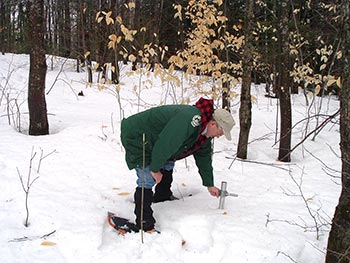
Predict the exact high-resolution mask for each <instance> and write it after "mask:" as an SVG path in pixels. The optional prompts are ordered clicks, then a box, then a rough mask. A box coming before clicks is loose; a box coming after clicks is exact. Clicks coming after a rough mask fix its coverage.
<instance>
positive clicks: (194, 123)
mask: <svg viewBox="0 0 350 263" xmlns="http://www.w3.org/2000/svg"><path fill="white" fill-rule="evenodd" d="M201 120H202V117H201V116H200V115H194V116H193V118H192V121H191V125H192V126H193V127H197V126H199V125H200V124H201Z"/></svg>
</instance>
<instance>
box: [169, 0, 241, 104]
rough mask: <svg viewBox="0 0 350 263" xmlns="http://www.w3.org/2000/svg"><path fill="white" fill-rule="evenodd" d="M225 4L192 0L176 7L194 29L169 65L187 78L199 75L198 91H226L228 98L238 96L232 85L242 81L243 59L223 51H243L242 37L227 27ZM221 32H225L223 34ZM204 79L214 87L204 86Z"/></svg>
mask: <svg viewBox="0 0 350 263" xmlns="http://www.w3.org/2000/svg"><path fill="white" fill-rule="evenodd" d="M222 4H223V1H221V0H214V1H207V0H197V1H195V0H190V1H189V2H188V4H187V6H186V7H185V8H183V7H181V6H179V5H175V6H174V8H175V9H176V10H177V13H176V14H175V18H178V19H180V20H181V19H183V15H184V16H185V17H186V18H187V19H188V20H189V21H191V24H192V29H191V30H190V32H188V34H187V36H186V40H185V47H184V49H183V50H181V51H180V52H178V53H177V54H176V55H174V56H172V57H171V58H170V59H169V64H170V65H172V66H173V67H178V68H180V69H182V70H184V72H185V77H186V79H189V77H190V76H192V75H200V76H201V77H200V78H198V80H197V82H196V83H195V85H196V86H197V89H198V92H199V93H201V94H208V95H210V96H212V97H213V98H214V99H218V98H220V97H222V96H223V95H222V94H223V93H225V94H226V99H227V100H228V101H229V100H230V99H231V98H232V97H233V96H236V94H235V93H234V92H233V91H231V87H234V86H235V85H237V84H238V83H239V82H240V79H241V74H242V66H241V61H239V60H238V61H233V60H232V59H230V57H229V56H223V55H222V54H223V53H224V54H230V53H235V54H238V53H239V52H241V47H242V44H243V37H242V36H234V35H232V34H231V33H230V32H229V31H228V30H227V31H226V30H225V27H226V22H227V20H228V19H227V17H226V16H225V15H224V12H223V11H222V10H219V7H220V6H221V5H222ZM183 10H184V14H182V12H183ZM222 31H224V32H225V33H224V34H220V32H222ZM170 68H171V66H170ZM203 76H204V77H203ZM204 82H206V83H207V84H208V83H209V85H210V86H211V89H210V90H209V91H208V90H205V89H203V83H204ZM223 104H224V103H223ZM226 105H229V103H227V104H226ZM228 109H229V107H228Z"/></svg>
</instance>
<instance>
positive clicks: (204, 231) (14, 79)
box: [0, 54, 340, 263]
mask: <svg viewBox="0 0 350 263" xmlns="http://www.w3.org/2000/svg"><path fill="white" fill-rule="evenodd" d="M63 61H64V60H62V59H58V58H54V59H53V63H54V64H53V65H54V68H53V70H51V69H49V70H48V74H47V87H51V86H52V84H53V83H54V82H55V79H56V78H57V80H56V82H55V85H54V86H53V88H52V90H51V91H50V93H49V95H47V97H46V99H47V105H48V113H49V125H50V133H51V134H50V135H48V136H39V137H32V136H28V135H26V133H27V131H26V130H27V129H28V110H27V105H26V89H27V85H28V70H29V64H28V63H29V57H28V56H26V55H12V54H6V55H5V56H0V89H1V90H5V93H6V94H7V93H10V94H11V97H16V98H17V101H18V104H19V105H20V112H21V129H22V130H23V133H18V132H17V131H16V130H15V129H14V128H13V127H12V126H9V125H8V118H7V114H6V101H5V99H4V98H2V100H1V101H0V102H1V105H0V110H1V111H0V116H1V118H0V137H1V140H0V180H1V185H0V203H1V213H0V228H1V234H0V244H1V246H0V255H1V262H2V263H14V262H19V263H24V262H38V263H43V262H50V263H56V262H57V263H58V262H60V263H61V262H62V263H63V262H67V263H75V262H77V263H78V262H84V263H104V262H126V263H127V262H130V263H131V262H133V263H134V262H142V263H147V262H152V263H158V262H159V263H163V262H174V263H177V262H213V261H214V262H230V263H232V262H238V263H241V262H252V263H262V262H281V263H283V262H286V263H287V262H293V260H294V261H295V262H299V263H310V262H323V261H324V251H325V248H326V245H327V238H328V232H329V227H330V226H329V225H327V223H330V222H331V218H332V216H333V213H334V208H335V206H336V204H337V201H338V197H339V192H340V179H339V176H340V174H339V171H340V160H339V157H338V156H339V146H338V145H339V129H338V128H339V127H338V126H337V125H336V124H329V125H328V126H327V127H326V128H325V129H323V130H322V132H321V133H320V134H319V135H318V136H317V137H316V140H315V141H312V140H311V139H308V140H307V141H306V142H305V143H304V145H303V148H302V147H301V146H300V147H299V148H297V149H296V150H295V151H294V152H293V154H292V162H291V163H290V164H284V163H279V162H277V161H276V158H277V155H278V143H277V144H275V135H274V131H275V129H276V128H275V127H276V121H275V119H276V111H277V106H276V103H277V102H276V100H272V99H269V98H266V97H264V92H263V87H262V86H255V85H254V86H252V93H253V94H254V96H255V97H256V99H257V100H256V102H255V103H254V104H253V125H252V129H251V135H250V141H251V143H250V145H249V159H248V162H242V161H240V160H237V159H234V158H235V153H236V147H237V141H238V134H239V127H238V126H235V127H234V129H233V134H232V135H233V138H234V139H233V141H232V142H227V141H226V140H225V139H224V138H220V139H216V140H215V144H214V145H215V149H214V150H215V154H214V156H213V160H214V163H213V164H214V173H215V183H216V185H217V186H218V187H220V183H221V182H222V181H226V182H227V184H228V191H229V192H232V193H236V194H238V195H239V196H238V197H227V198H226V202H225V209H223V210H220V209H218V205H219V200H218V199H217V198H213V197H211V196H210V195H209V193H208V192H207V190H206V188H205V187H203V186H201V180H200V177H199V175H198V173H197V168H196V166H195V164H194V161H193V158H192V157H189V158H187V159H186V160H182V161H179V162H177V163H176V166H175V173H174V183H173V192H174V195H176V196H178V197H180V200H178V201H173V202H165V203H159V204H154V205H153V210H154V213H155V217H156V219H157V228H158V229H159V230H160V231H161V232H162V233H161V234H160V235H158V234H152V235H149V234H145V235H144V243H143V244H142V243H141V237H140V234H130V235H129V236H126V237H120V236H117V235H116V233H114V232H113V231H112V230H111V229H110V228H109V227H108V226H107V225H106V214H107V211H113V212H116V213H118V214H120V215H121V216H124V217H128V218H130V219H133V218H134V215H133V203H132V196H133V191H134V188H135V186H136V184H135V181H136V175H135V174H134V171H129V170H128V169H127V167H126V164H125V162H124V152H123V148H122V146H121V143H120V139H119V134H120V129H119V124H120V111H119V105H118V102H117V99H116V97H115V96H113V95H112V94H111V92H110V91H108V90H104V91H99V90H98V89H97V88H96V87H86V85H85V79H86V73H75V72H74V68H75V65H74V62H71V61H67V62H66V63H65V65H64V68H63V71H62V72H60V68H61V63H62V62H63ZM48 62H50V63H51V60H50V59H48ZM95 77H96V76H95ZM139 80H140V79H139V76H134V77H127V76H126V75H125V76H124V77H123V80H122V86H121V106H122V108H123V112H124V114H125V116H129V115H130V114H133V113H136V112H137V111H138V109H140V110H142V109H145V108H148V107H150V106H152V105H159V104H160V103H162V102H164V101H166V102H167V103H172V101H174V100H175V97H174V96H170V95H169V92H165V91H164V89H165V88H167V87H168V86H167V85H166V84H161V83H160V82H159V81H158V80H157V79H152V81H153V86H152V88H148V89H144V90H142V93H141V100H140V103H141V104H140V106H138V97H137V96H136V94H135V92H134V91H133V87H134V85H139ZM142 80H143V81H144V80H146V77H145V76H143V77H142ZM81 90H82V91H83V92H84V94H85V96H83V97H82V96H79V97H78V96H76V94H77V93H78V92H79V91H81ZM174 94H176V92H175V93H174ZM186 95H187V96H191V100H192V101H195V100H196V99H197V98H198V97H196V96H194V95H191V94H190V93H187V94H186ZM177 96H178V97H176V100H178V98H179V97H180V89H179V90H178V94H177ZM238 101H239V98H237V99H236V100H235V101H234V103H233V104H234V106H233V109H232V110H233V114H234V118H235V119H236V123H238V114H237V112H238V109H239V105H238ZM12 103H13V102H12ZM292 103H293V123H297V121H299V120H301V119H303V118H305V116H306V113H307V107H306V106H305V99H304V97H303V95H294V96H293V97H292ZM338 106H339V102H338V101H337V99H336V98H334V97H331V98H325V99H324V101H323V109H322V112H323V113H326V114H331V113H334V112H335V111H336V109H337V108H338ZM139 107H140V108H139ZM312 110H313V111H315V110H316V109H314V108H313V109H312ZM314 125H315V122H311V124H310V127H309V130H312V129H313V128H314ZM304 129H305V122H304V123H302V124H299V125H298V126H296V128H295V129H294V130H293V145H295V144H296V143H298V142H299V141H300V140H301V138H302V136H303V131H304ZM310 138H311V137H310ZM32 152H33V153H36V155H35V156H34V158H33V161H32V170H31V181H33V180H34V179H35V178H37V177H38V178H37V179H36V180H35V181H34V183H33V184H32V186H31V190H30V193H29V212H30V215H29V223H30V225H29V227H25V226H24V220H25V217H26V210H25V194H24V191H23V189H22V186H21V182H20V180H19V175H18V172H17V169H18V171H19V174H20V175H21V176H22V177H23V180H24V182H25V183H26V180H27V178H28V172H29V164H30V159H31V156H32V155H31V154H32ZM41 154H42V156H45V155H47V154H49V155H48V156H47V157H46V158H44V159H42V160H41V161H40V156H41ZM337 155H338V156H337ZM320 160H322V161H323V162H320ZM39 165H40V170H39V173H37V169H38V167H39ZM332 169H334V170H332ZM327 173H328V174H327ZM332 176H335V177H332ZM293 179H294V180H293ZM300 190H301V192H302V196H301V194H300ZM302 197H303V198H302ZM304 200H306V202H307V204H308V206H309V208H310V209H311V213H312V214H313V215H315V218H316V219H315V220H316V222H317V223H315V221H314V219H313V218H312V217H311V216H310V214H309V212H308V209H307V207H306V205H305V202H304ZM315 226H318V227H319V230H320V232H319V238H318V239H317V237H318V236H317V233H316V232H315ZM52 232H54V233H52ZM50 233H52V234H50ZM47 234H50V235H49V236H47V237H46V238H43V236H44V235H47ZM183 239H184V240H186V245H185V246H184V247H182V246H181V240H183ZM44 241H47V242H52V243H47V244H46V245H45V243H43V242H44Z"/></svg>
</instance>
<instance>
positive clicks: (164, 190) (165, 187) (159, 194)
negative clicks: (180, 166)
mask: <svg viewBox="0 0 350 263" xmlns="http://www.w3.org/2000/svg"><path fill="white" fill-rule="evenodd" d="M161 173H162V174H163V178H162V181H160V183H159V184H157V185H156V189H155V193H154V196H153V203H158V202H163V201H167V200H171V196H172V195H173V192H172V191H171V190H170V187H171V183H172V182H173V170H170V171H167V170H163V169H162V170H161Z"/></svg>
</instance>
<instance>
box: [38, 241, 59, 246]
mask: <svg viewBox="0 0 350 263" xmlns="http://www.w3.org/2000/svg"><path fill="white" fill-rule="evenodd" d="M40 245H41V246H48V247H50V246H56V245H57V244H56V243H55V242H51V241H43V242H41V244H40Z"/></svg>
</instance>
